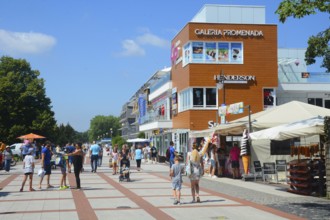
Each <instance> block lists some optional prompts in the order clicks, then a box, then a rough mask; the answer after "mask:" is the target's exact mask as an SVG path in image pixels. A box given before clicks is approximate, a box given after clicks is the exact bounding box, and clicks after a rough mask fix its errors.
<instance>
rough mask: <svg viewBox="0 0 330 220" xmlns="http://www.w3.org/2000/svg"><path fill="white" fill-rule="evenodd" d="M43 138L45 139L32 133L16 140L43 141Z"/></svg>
mask: <svg viewBox="0 0 330 220" xmlns="http://www.w3.org/2000/svg"><path fill="white" fill-rule="evenodd" d="M43 138H46V137H44V136H41V135H37V134H33V133H30V134H25V135H22V136H19V137H18V139H43Z"/></svg>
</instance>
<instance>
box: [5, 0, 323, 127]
mask: <svg viewBox="0 0 330 220" xmlns="http://www.w3.org/2000/svg"><path fill="white" fill-rule="evenodd" d="M280 2H281V1H280V0H271V1H270V0H267V1H266V0H264V1H261V0H249V1H246V0H208V1H206V0H166V1H155V0H139V1H137V0H125V1H110V0H97V1H95V0H94V1H92V0H70V1H68V0H56V1H55V0H29V1H26V0H1V1H0V56H4V55H5V56H11V57H14V58H17V59H26V60H27V61H28V62H29V63H30V64H31V67H32V69H33V70H39V71H40V77H41V78H43V79H44V80H45V88H46V95H47V97H49V98H50V99H51V101H52V104H51V105H52V110H53V111H54V112H55V119H56V120H57V123H58V124H64V125H66V124H70V125H71V126H72V127H73V128H74V129H75V130H76V131H79V132H83V131H87V130H88V129H89V126H90V121H91V120H92V119H93V118H94V117H95V116H97V115H104V116H109V115H113V116H118V117H119V116H120V112H121V110H122V106H123V105H124V104H125V103H126V102H127V101H128V100H129V99H130V98H131V97H132V96H133V95H134V94H135V92H136V91H137V90H138V89H139V88H140V87H141V86H142V85H143V84H144V83H145V82H146V81H147V80H148V79H149V78H150V77H151V76H152V75H153V74H154V73H155V72H156V71H158V70H161V69H163V68H165V67H170V48H171V47H170V42H171V40H172V39H173V38H174V37H175V36H176V34H177V33H178V32H179V31H180V30H181V29H182V28H183V27H184V26H185V25H186V24H187V23H188V22H189V21H190V20H191V19H192V18H193V17H194V16H195V15H196V14H197V13H198V12H199V10H200V9H201V8H202V7H203V5H205V4H222V5H258V6H265V7H266V23H267V24H277V25H278V47H279V48H306V47H307V40H308V37H309V36H311V35H316V34H317V33H318V32H320V31H322V30H325V29H326V28H327V26H328V24H329V15H328V14H324V13H318V14H317V15H312V16H308V17H306V18H303V19H293V18H289V19H288V20H287V22H286V23H284V24H282V23H280V22H279V20H278V15H276V14H275V11H276V9H277V7H278V5H279V3H280ZM319 65H320V64H317V65H313V66H311V67H308V70H309V71H315V72H325V70H324V69H322V68H320V67H319Z"/></svg>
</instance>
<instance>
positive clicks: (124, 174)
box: [119, 167, 131, 182]
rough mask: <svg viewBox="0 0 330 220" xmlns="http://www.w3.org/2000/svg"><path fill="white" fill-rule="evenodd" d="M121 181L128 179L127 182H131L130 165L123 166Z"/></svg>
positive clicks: (120, 175)
mask: <svg viewBox="0 0 330 220" xmlns="http://www.w3.org/2000/svg"><path fill="white" fill-rule="evenodd" d="M119 173H120V174H119V182H123V181H124V180H126V181H127V182H130V181H131V179H130V171H129V168H128V167H121V168H120V171H119Z"/></svg>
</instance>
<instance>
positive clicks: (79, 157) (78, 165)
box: [68, 143, 84, 190]
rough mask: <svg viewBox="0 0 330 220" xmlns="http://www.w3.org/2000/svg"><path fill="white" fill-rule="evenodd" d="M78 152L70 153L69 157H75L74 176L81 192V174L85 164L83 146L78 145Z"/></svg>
mask: <svg viewBox="0 0 330 220" xmlns="http://www.w3.org/2000/svg"><path fill="white" fill-rule="evenodd" d="M75 147H76V150H75V151H74V152H73V153H69V154H68V156H73V167H74V175H75V177H76V184H77V190H80V188H81V186H80V173H81V171H82V168H83V164H84V152H83V150H82V144H81V143H79V144H76V146H75Z"/></svg>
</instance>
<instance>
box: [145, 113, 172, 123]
mask: <svg viewBox="0 0 330 220" xmlns="http://www.w3.org/2000/svg"><path fill="white" fill-rule="evenodd" d="M166 112H167V111H164V114H159V112H156V111H148V113H147V114H146V115H145V116H144V117H141V122H142V124H147V123H150V122H154V121H170V120H171V118H170V116H169V115H168V114H166Z"/></svg>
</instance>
